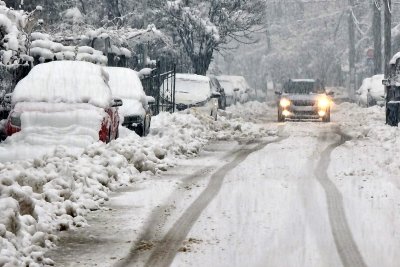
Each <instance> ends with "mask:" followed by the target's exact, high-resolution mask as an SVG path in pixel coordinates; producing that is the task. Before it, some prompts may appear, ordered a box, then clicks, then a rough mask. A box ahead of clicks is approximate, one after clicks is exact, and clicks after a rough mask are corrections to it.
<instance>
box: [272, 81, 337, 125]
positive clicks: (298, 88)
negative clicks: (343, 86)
mask: <svg viewBox="0 0 400 267" xmlns="http://www.w3.org/2000/svg"><path fill="white" fill-rule="evenodd" d="M276 94H277V95H278V121H279V122H282V121H285V120H288V119H296V120H297V119H300V120H301V119H311V120H319V119H321V120H322V121H323V122H329V121H330V116H331V105H332V99H331V96H332V95H333V94H332V93H331V92H329V93H327V92H326V91H325V89H324V87H323V86H322V84H321V83H320V82H319V81H318V80H313V79H291V80H289V81H287V82H286V83H285V84H284V85H283V90H282V91H276Z"/></svg>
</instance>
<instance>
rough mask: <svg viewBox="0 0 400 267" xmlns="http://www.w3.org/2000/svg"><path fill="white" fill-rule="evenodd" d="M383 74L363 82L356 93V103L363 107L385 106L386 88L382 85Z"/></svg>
mask: <svg viewBox="0 0 400 267" xmlns="http://www.w3.org/2000/svg"><path fill="white" fill-rule="evenodd" d="M383 79H384V75H383V74H378V75H374V76H372V77H369V78H366V79H364V80H363V82H362V84H361V87H360V88H359V89H358V90H357V91H356V102H357V104H358V105H360V106H362V107H370V106H374V105H379V106H384V105H385V86H384V85H383V84H382V81H383Z"/></svg>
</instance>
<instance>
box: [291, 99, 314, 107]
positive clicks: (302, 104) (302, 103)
mask: <svg viewBox="0 0 400 267" xmlns="http://www.w3.org/2000/svg"><path fill="white" fill-rule="evenodd" d="M292 103H293V105H295V106H298V107H307V106H314V105H315V100H292Z"/></svg>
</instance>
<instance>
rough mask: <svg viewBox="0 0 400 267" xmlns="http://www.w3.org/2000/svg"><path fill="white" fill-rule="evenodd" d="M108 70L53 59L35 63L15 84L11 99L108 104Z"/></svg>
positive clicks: (15, 101)
mask: <svg viewBox="0 0 400 267" xmlns="http://www.w3.org/2000/svg"><path fill="white" fill-rule="evenodd" d="M107 80H108V77H107V74H106V73H105V71H104V70H103V69H102V68H101V67H100V66H97V65H94V64H91V63H88V62H78V61H54V62H49V63H45V64H39V65H37V66H35V67H34V68H33V69H32V71H31V72H30V73H29V75H28V76H27V77H25V78H24V79H23V80H22V81H20V82H19V83H18V84H17V86H16V87H15V90H14V93H13V96H12V101H13V103H14V104H15V103H18V102H51V103H59V102H63V103H89V104H93V105H95V106H98V107H104V108H105V107H109V105H110V102H111V91H110V88H109V87H108V85H107Z"/></svg>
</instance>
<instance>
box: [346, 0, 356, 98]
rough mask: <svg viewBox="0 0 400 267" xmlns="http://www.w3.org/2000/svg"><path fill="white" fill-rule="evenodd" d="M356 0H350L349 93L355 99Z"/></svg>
mask: <svg viewBox="0 0 400 267" xmlns="http://www.w3.org/2000/svg"><path fill="white" fill-rule="evenodd" d="M353 6H354V0H349V18H348V26H349V88H348V90H349V95H350V98H351V99H354V95H355V86H356V64H355V63H356V41H355V25H354V23H355V21H354V14H353Z"/></svg>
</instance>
